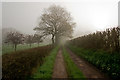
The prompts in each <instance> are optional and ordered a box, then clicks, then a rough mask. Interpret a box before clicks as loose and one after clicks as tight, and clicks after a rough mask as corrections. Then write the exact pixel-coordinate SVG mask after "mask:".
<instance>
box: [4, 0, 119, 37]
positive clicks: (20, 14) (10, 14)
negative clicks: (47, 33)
mask: <svg viewBox="0 0 120 80" xmlns="http://www.w3.org/2000/svg"><path fill="white" fill-rule="evenodd" d="M53 4H56V5H60V6H61V7H65V8H66V10H67V11H68V12H70V13H71V15H72V17H73V19H74V22H76V23H77V25H76V28H74V34H73V36H74V37H78V36H81V35H84V34H88V33H91V32H95V31H96V30H104V29H106V28H108V27H116V26H118V2H117V1H114V0H113V1H112V0H110V1H104V0H101V1H99V2H97V1H92V2H90V1H89V2H87V1H84V0H83V1H81V2H3V3H2V27H3V28H6V27H13V28H15V29H17V30H19V31H21V32H22V33H26V34H33V33H34V31H33V28H34V27H35V26H36V25H37V24H38V22H37V20H38V18H39V17H40V16H41V14H42V13H43V11H44V9H45V8H48V7H49V6H50V5H53Z"/></svg>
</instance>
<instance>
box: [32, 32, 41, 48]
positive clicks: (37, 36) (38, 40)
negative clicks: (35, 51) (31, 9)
mask: <svg viewBox="0 0 120 80" xmlns="http://www.w3.org/2000/svg"><path fill="white" fill-rule="evenodd" d="M42 37H43V36H42V35H39V34H34V37H33V38H34V42H36V43H37V44H38V46H39V43H41V42H43V40H42Z"/></svg>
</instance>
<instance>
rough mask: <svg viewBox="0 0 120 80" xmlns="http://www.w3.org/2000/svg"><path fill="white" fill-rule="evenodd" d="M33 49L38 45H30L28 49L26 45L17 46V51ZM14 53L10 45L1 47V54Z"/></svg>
mask: <svg viewBox="0 0 120 80" xmlns="http://www.w3.org/2000/svg"><path fill="white" fill-rule="evenodd" d="M39 46H43V44H41V45H39ZM34 47H38V45H37V44H32V45H31V47H30V46H29V45H28V44H19V45H18V46H17V51H19V50H25V49H29V48H34ZM14 51H15V50H14V48H13V45H12V44H10V45H3V46H2V54H6V53H11V52H14Z"/></svg>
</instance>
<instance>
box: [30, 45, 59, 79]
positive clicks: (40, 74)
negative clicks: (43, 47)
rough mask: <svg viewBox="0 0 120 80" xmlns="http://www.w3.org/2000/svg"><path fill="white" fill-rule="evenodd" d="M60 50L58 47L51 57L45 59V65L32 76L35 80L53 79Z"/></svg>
mask: <svg viewBox="0 0 120 80" xmlns="http://www.w3.org/2000/svg"><path fill="white" fill-rule="evenodd" d="M58 49H59V47H56V48H55V49H53V51H52V52H51V53H50V55H49V56H47V57H45V62H44V64H43V65H42V66H40V67H39V68H38V70H37V72H36V73H35V74H34V75H33V76H32V78H33V79H40V78H47V79H48V78H52V73H53V67H54V61H55V59H56V55H57V52H58Z"/></svg>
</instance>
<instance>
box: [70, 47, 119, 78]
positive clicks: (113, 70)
mask: <svg viewBox="0 0 120 80" xmlns="http://www.w3.org/2000/svg"><path fill="white" fill-rule="evenodd" d="M69 48H70V49H71V50H72V51H73V52H75V53H76V54H77V55H78V56H81V57H82V58H84V59H85V60H87V61H88V62H90V63H91V64H93V65H94V66H96V67H97V68H98V69H99V70H101V71H102V72H104V73H106V74H107V75H109V77H111V78H112V79H116V80H117V79H119V78H120V64H119V62H120V54H117V53H114V54H110V53H106V52H104V51H98V50H88V49H83V48H78V47H76V46H70V45H69Z"/></svg>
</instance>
